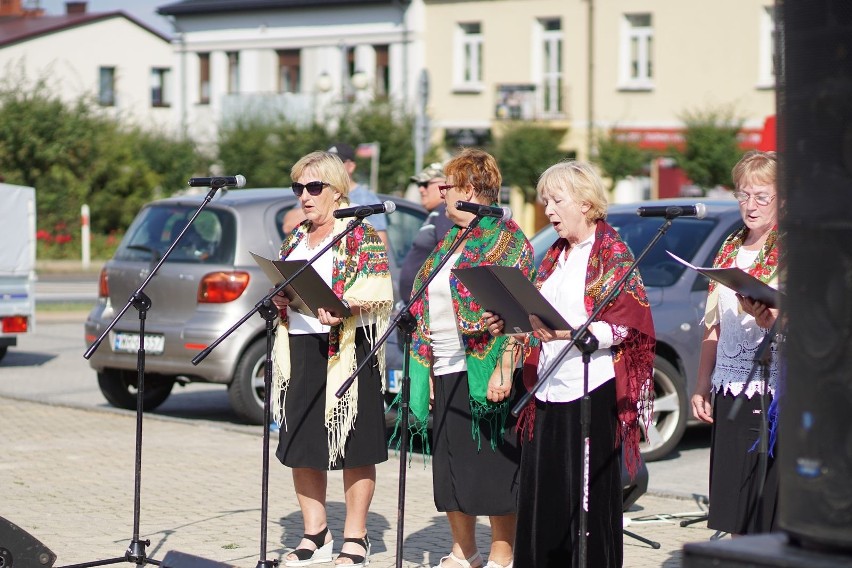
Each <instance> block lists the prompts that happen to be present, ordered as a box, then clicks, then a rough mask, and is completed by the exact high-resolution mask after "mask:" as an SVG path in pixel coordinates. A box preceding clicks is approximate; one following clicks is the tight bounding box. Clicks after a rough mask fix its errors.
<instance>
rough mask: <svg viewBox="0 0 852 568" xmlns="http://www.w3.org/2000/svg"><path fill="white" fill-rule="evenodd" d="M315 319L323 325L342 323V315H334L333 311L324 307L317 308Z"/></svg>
mask: <svg viewBox="0 0 852 568" xmlns="http://www.w3.org/2000/svg"><path fill="white" fill-rule="evenodd" d="M317 319H318V320H319V322H320V323H321V324H323V325H340V324H341V323H343V318H342V317H338V316H336V315H334V313H333V312H330V311H328V310H326V309H325V308H319V309H318V310H317Z"/></svg>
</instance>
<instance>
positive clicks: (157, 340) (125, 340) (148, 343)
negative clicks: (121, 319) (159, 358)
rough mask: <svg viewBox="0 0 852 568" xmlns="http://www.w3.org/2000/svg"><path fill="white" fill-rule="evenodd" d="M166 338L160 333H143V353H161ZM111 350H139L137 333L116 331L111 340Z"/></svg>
mask: <svg viewBox="0 0 852 568" xmlns="http://www.w3.org/2000/svg"><path fill="white" fill-rule="evenodd" d="M165 344H166V338H165V336H163V335H162V334H160V333H150V334H149V333H146V334H145V353H148V354H150V355H162V354H163V348H164V346H165ZM112 350H113V351H115V352H116V353H136V352H137V351H139V334H138V333H123V332H122V333H116V334H115V339H113V342H112Z"/></svg>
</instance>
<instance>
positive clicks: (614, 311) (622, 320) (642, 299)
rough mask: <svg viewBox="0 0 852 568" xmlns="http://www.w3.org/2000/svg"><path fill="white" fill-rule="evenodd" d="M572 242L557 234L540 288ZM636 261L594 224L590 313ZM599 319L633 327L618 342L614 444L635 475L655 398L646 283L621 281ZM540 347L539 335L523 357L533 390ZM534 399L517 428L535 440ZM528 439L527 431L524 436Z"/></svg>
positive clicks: (613, 235)
mask: <svg viewBox="0 0 852 568" xmlns="http://www.w3.org/2000/svg"><path fill="white" fill-rule="evenodd" d="M567 247H568V241H567V240H565V239H558V240H557V241H556V242H555V243H554V244H553V245H552V246H551V247H550V249H549V250H548V252H547V255H546V256H545V258H544V260H543V261H542V263H541V267H540V268H539V272H538V276H537V278H536V286H537V287H539V288H541V285H542V284H543V283H544V281H545V280H547V278H548V277H549V276H550V275H551V274H552V273H553V269H554V267H555V266H556V263H557V260H558V259H559V255H560V254H562V253H563V252H564V251H565V249H566V248H567ZM632 263H633V255H632V254H631V252H630V249H628V247H627V244H626V243H625V242H624V241H623V240H621V237H620V236H619V235H618V233H617V232H616V231H615V229H613V228H612V227H611V226H610V225H609V224H607V223H606V221H604V220H600V221H598V223H597V227H596V228H595V242H594V244H593V245H592V251H591V254H590V255H589V265H588V269H587V271H586V293H585V305H586V312H587V313H588V314H590V315H591V313H592V312H593V311H594V310H595V307H596V306H597V305H598V304H599V303H600V302H602V301H603V300H604V298H605V297H606V296H607V295H608V294H609V293H610V290H611V289H612V286H614V285H615V284H616V282H618V280H619V279H620V278H621V277H622V276H623V275H624V273H625V272H627V270H628V269H629V268H630V266H631V264H632ZM598 320H599V321H604V322H606V323H608V324H610V325H620V326H625V327H627V328H629V332H628V336H627V338H626V339H625V340H624V341H622V342H621V343H620V344H618V345H613V346H612V347H611V350H612V361H613V365H614V367H615V392H616V407H617V411H618V433H617V436H616V440H615V444H616V447H617V446H618V444H619V443H620V444H623V446H624V454H625V461H626V463H627V470H628V472H629V473H630V476H631V477H632V476H634V475H635V473H636V471H637V470H638V466H639V463H640V462H639V459H640V455H639V434H640V432H639V420H640V419H646V420H647V419H650V417H651V414H652V406H653V400H652V398H651V394H650V393H651V390H652V385H653V370H654V345H655V339H654V322H653V319H652V318H651V308H650V306H649V304H648V297H647V295H646V294H645V286H644V284H642V278H641V276H640V275H639V273H638V272H637V271H634V272H633V273H632V274H631V276H630V277H629V278H628V279H627V282H626V283H625V284H624V285H623V286H622V289H621V292H620V293H619V294H618V295H617V296H616V297H615V298H614V299H613V300H612V301H611V302H610V303H609V304H608V305H607V306H606V307H605V308H604V309H603V310H602V311H601V312H600V313H599V314H598ZM540 350H541V347H540V343H539V342H538V341H537V340H535V342H534V343H531V345H530V347H529V348H528V349H527V356H526V358H525V359H524V385H525V386H526V387H527V389H531V388H532V387H533V386H534V385H535V384H536V383H537V382H538V358H539V353H540ZM534 417H535V401H534V400H531V401H530V405H529V406H528V407H527V408H525V409H524V411H523V414H522V415H521V418H520V419H519V420H518V430H519V431H520V432H521V433H522V434H523V433H524V432H525V433H526V435H527V437H528V439H532V435H533V421H534ZM521 439H523V436H521Z"/></svg>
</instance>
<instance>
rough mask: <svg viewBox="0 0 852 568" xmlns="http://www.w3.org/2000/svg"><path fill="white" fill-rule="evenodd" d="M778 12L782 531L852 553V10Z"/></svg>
mask: <svg viewBox="0 0 852 568" xmlns="http://www.w3.org/2000/svg"><path fill="white" fill-rule="evenodd" d="M777 7H778V12H777V14H778V15H779V16H780V17H781V21H782V27H781V31H782V33H783V43H782V46H783V47H782V50H781V61H782V62H783V64H782V66H781V69H783V74H782V77H781V81H780V85H781V88H780V91H779V92H780V99H779V103H780V109H779V110H780V113H779V125H780V128H779V136H780V140H779V148H780V149H781V155H780V158H781V160H780V162H781V165H782V176H781V177H780V179H779V182H780V183H779V189H780V195H781V199H780V202H779V204H780V210H781V215H782V217H781V229H782V231H783V233H784V236H783V238H784V240H783V243H784V247H785V249H786V251H787V256H786V276H787V278H786V292H787V293H786V296H785V300H786V301H785V302H784V305H783V306H782V310H783V311H784V312H785V313H786V315H787V334H786V343H785V344H784V353H785V354H786V361H787V369H786V372H783V371H782V376H783V377H784V379H783V380H784V387H783V389H784V390H783V391H782V392H781V398H780V401H781V412H780V416H781V425H780V430H779V438H778V440H779V460H780V464H779V465H780V473H781V481H780V496H779V525H780V527H781V528H782V529H783V530H784V531H786V532H787V533H788V534H789V536H790V538H791V541H792V542H794V543H795V542H798V543H799V544H802V545H804V546H806V547H811V548H825V547H827V548H834V549H841V550H852V483H850V482H849V480H850V479H852V428H850V425H849V417H850V408H852V381H850V378H849V373H850V369H852V349H850V346H851V345H852V247H851V246H850V243H852V222H850V215H849V205H850V204H852V2H849V1H848V0H783V1H780V0H779V2H778V4H777Z"/></svg>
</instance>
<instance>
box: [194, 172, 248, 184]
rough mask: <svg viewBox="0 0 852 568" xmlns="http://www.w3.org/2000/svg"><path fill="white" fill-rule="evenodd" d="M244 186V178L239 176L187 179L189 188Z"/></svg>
mask: <svg viewBox="0 0 852 568" xmlns="http://www.w3.org/2000/svg"><path fill="white" fill-rule="evenodd" d="M245 184H246V178H245V177H244V176H241V175H239V174H237V175H235V176H219V177H209V178H189V187H243V186H244V185H245Z"/></svg>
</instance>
